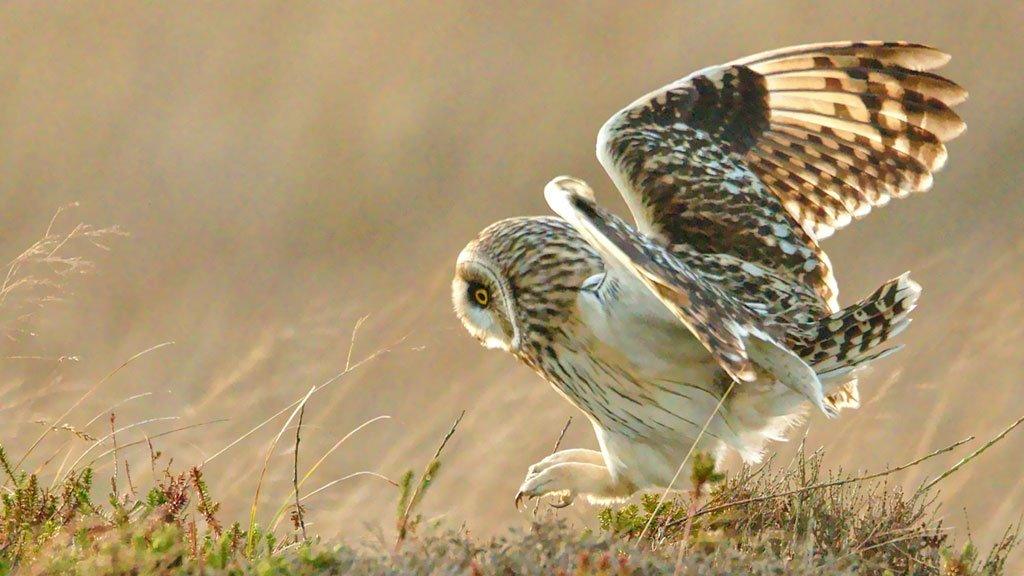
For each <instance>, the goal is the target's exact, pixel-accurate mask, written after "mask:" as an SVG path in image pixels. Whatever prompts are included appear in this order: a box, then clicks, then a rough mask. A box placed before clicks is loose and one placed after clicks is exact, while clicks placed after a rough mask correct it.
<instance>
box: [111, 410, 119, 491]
mask: <svg viewBox="0 0 1024 576" xmlns="http://www.w3.org/2000/svg"><path fill="white" fill-rule="evenodd" d="M115 418H116V416H114V413H113V412H111V413H110V441H111V443H113V445H114V475H113V476H111V477H110V488H111V489H112V490H113V491H114V498H118V495H117V430H115V429H114V419H115Z"/></svg>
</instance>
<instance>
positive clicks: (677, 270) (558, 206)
mask: <svg viewBox="0 0 1024 576" xmlns="http://www.w3.org/2000/svg"><path fill="white" fill-rule="evenodd" d="M544 196H545V198H546V199H547V202H548V204H549V205H550V206H551V207H552V209H553V210H554V211H555V212H556V213H557V214H558V215H559V216H561V217H562V218H564V219H565V220H567V221H568V222H569V223H570V224H572V225H573V227H574V228H576V230H578V231H579V232H580V234H581V235H582V236H583V238H584V239H585V240H586V241H587V243H589V244H590V245H591V246H592V247H594V249H596V250H597V251H598V253H600V254H601V256H602V257H603V259H604V261H605V270H606V272H605V274H608V275H611V276H613V277H614V278H615V279H616V281H615V282H613V284H615V285H631V284H635V283H636V282H637V281H639V282H640V283H642V284H643V285H644V286H645V287H646V288H647V289H649V290H650V291H651V292H652V293H654V295H655V296H656V297H657V298H658V300H660V301H661V303H662V304H664V305H665V306H666V307H667V308H668V309H669V310H670V311H671V312H672V314H673V315H674V316H675V317H676V318H678V319H679V320H680V321H681V322H682V323H683V325H685V326H686V328H687V329H689V331H690V332H691V333H693V335H694V336H696V338H697V339H698V340H699V341H700V342H701V343H702V344H703V345H704V347H705V348H707V350H708V351H709V352H710V353H711V355H712V356H713V357H714V358H715V360H716V361H717V362H718V364H719V366H721V367H722V369H724V370H725V371H726V373H728V374H729V376H731V377H732V378H733V379H735V380H738V381H752V380H755V379H757V377H758V375H757V373H756V372H755V369H754V364H757V366H759V367H760V368H762V369H764V370H765V371H767V372H769V373H770V374H772V375H773V376H774V377H775V378H776V379H777V380H779V381H780V382H782V383H783V384H785V385H787V386H789V387H790V388H792V389H793V390H795V391H796V392H798V393H799V394H801V395H803V396H804V397H806V398H807V399H808V400H810V401H811V402H813V403H814V404H815V405H816V406H818V407H819V408H820V409H821V410H822V411H823V412H825V413H826V414H827V415H829V416H832V415H834V414H835V411H834V409H833V408H832V407H831V406H830V405H828V404H826V402H825V399H824V395H823V391H822V386H821V382H820V381H819V380H818V377H817V375H816V374H815V373H814V370H813V369H811V368H810V367H809V366H808V365H807V364H806V363H805V362H804V361H803V360H802V359H801V358H800V357H799V356H797V355H796V354H795V353H793V352H792V351H790V350H789V349H788V348H787V347H786V346H784V345H783V344H781V343H780V342H781V341H782V336H784V335H783V334H773V332H775V331H776V330H773V329H772V328H771V326H770V324H769V323H768V322H766V319H765V318H764V317H763V315H762V314H759V313H758V312H757V311H755V310H754V309H753V308H751V307H748V306H746V305H745V304H744V303H743V302H741V301H739V300H737V298H736V297H735V296H734V295H733V294H730V293H726V292H725V291H723V290H722V289H720V288H719V287H718V286H716V285H715V283H714V282H711V281H709V280H708V279H707V278H705V277H704V276H703V275H702V274H701V273H700V271H699V270H696V269H694V268H692V267H690V266H688V265H686V264H685V263H684V262H683V261H682V260H680V259H679V258H677V257H675V256H674V255H673V254H672V253H671V252H670V251H669V250H668V249H667V248H666V247H665V246H663V245H661V244H660V243H658V242H656V241H654V240H652V239H651V238H650V237H648V236H647V235H645V234H642V233H640V232H638V231H637V230H636V229H635V228H634V227H632V226H630V225H629V224H627V223H626V222H624V221H623V220H622V219H620V218H618V217H617V216H615V215H614V214H612V213H610V212H608V211H607V210H604V209H603V208H601V207H600V206H598V205H597V204H596V203H595V202H594V199H593V192H592V191H591V190H590V188H589V187H588V186H587V185H586V184H585V183H584V182H582V181H581V180H577V179H575V178H571V177H567V176H562V177H559V178H555V179H554V180H552V181H551V182H550V183H549V184H548V185H547V186H546V187H545V189H544ZM639 289H640V290H643V288H639ZM608 304H609V305H610V306H614V305H615V304H614V302H609V303H608ZM627 313H628V311H627ZM638 321H640V322H642V320H638Z"/></svg>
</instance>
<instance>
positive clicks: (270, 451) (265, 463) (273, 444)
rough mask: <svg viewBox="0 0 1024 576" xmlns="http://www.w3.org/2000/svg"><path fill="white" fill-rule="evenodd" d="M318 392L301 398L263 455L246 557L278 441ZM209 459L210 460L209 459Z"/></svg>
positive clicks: (313, 389)
mask: <svg viewBox="0 0 1024 576" xmlns="http://www.w3.org/2000/svg"><path fill="white" fill-rule="evenodd" d="M313 392H316V386H313V387H311V388H310V389H309V392H306V394H305V396H303V397H302V399H301V400H299V402H298V405H297V406H296V407H295V410H293V411H292V413H291V415H290V416H288V419H287V420H285V422H284V426H281V430H280V431H278V433H277V435H276V436H274V439H273V441H271V442H270V446H269V447H267V452H266V454H265V455H264V457H263V467H262V468H261V469H260V475H259V479H258V480H257V481H256V492H255V493H254V494H253V496H252V506H250V507H249V528H248V530H247V533H246V538H245V555H246V557H252V554H253V551H254V549H255V547H256V530H255V528H256V512H257V509H258V508H259V504H260V492H261V490H262V488H263V479H264V478H265V477H266V474H267V468H269V467H270V457H271V456H273V455H274V450H275V449H276V448H277V443H278V442H280V441H281V436H283V435H284V431H285V430H286V429H287V428H288V425H289V424H291V423H292V420H294V419H295V417H296V416H297V415H298V414H299V410H302V408H303V407H304V406H305V405H306V402H307V401H308V400H309V397H310V396H312V395H313ZM207 461H208V460H207Z"/></svg>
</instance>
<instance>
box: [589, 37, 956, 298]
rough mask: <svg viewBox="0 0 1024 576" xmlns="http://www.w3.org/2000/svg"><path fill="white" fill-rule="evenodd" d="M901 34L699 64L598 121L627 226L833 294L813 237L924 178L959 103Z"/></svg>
mask: <svg viewBox="0 0 1024 576" xmlns="http://www.w3.org/2000/svg"><path fill="white" fill-rule="evenodd" d="M948 60H949V57H948V56H947V55H946V54H943V53H941V52H939V51H937V50H935V49H933V48H929V47H927V46H922V45H919V44H909V43H902V42H841V43H832V44H812V45H805V46H795V47H791V48H784V49H781V50H775V51H771V52H764V53H762V54H757V55H754V56H750V57H747V58H743V59H740V60H736V61H733V62H730V63H727V64H723V65H721V66H715V67H711V68H706V69H704V70H701V71H699V72H696V73H694V74H691V75H690V76H687V77H685V78H683V79H681V80H679V81H677V82H674V83H672V84H669V85H667V86H665V87H663V88H661V89H659V90H656V91H654V92H652V93H650V94H647V95H646V96H644V97H642V98H640V99H639V100H637V101H636V102H634V103H632V104H630V105H629V106H628V107H626V108H625V109H623V110H622V111H620V112H618V113H617V114H615V115H614V116H612V118H611V119H609V120H608V122H606V123H605V125H604V126H603V127H602V128H601V130H600V133H599V135H598V143H597V155H598V158H599V160H600V162H601V164H602V165H603V166H604V168H605V170H607V172H608V174H609V175H610V176H611V178H612V180H614V182H615V184H616V186H617V187H618V188H619V191H620V192H621V193H622V195H623V196H624V197H625V200H626V203H627V204H628V205H629V208H630V211H631V212H632V214H633V217H634V218H635V219H636V222H637V226H638V228H639V229H640V231H641V232H643V233H645V234H647V235H650V236H651V237H653V238H655V239H657V240H659V241H660V242H662V243H664V244H666V245H668V246H669V247H670V249H671V247H672V246H673V245H675V244H686V245H688V246H690V247H691V248H693V249H695V250H697V251H699V252H705V253H717V252H721V253H730V254H734V255H736V256H739V257H741V258H743V259H744V260H747V261H750V262H756V263H758V264H761V265H765V266H768V267H771V268H773V269H775V270H777V271H779V272H781V273H783V274H785V275H787V276H789V277H791V278H794V279H796V280H798V281H800V282H803V283H805V284H807V285H809V286H812V287H813V288H814V289H815V290H816V291H817V292H818V294H819V295H821V296H822V298H823V299H824V300H825V301H826V302H828V303H829V304H830V305H831V307H832V308H833V309H835V308H836V296H837V292H838V290H837V288H836V285H835V280H834V278H833V276H832V271H831V265H830V264H829V262H828V259H827V257H826V256H825V254H824V253H823V252H822V251H821V250H820V249H819V247H818V243H817V242H818V240H821V239H823V238H826V237H828V236H829V235H831V234H832V233H833V232H834V231H835V230H837V229H839V228H842V227H844V226H846V225H847V224H849V223H850V222H851V221H852V220H853V219H854V218H857V217H861V216H864V215H865V214H867V213H868V212H869V211H870V210H871V208H872V207H875V206H882V205H884V204H886V203H887V202H888V201H889V200H890V199H891V198H894V197H895V198H900V197H903V196H906V195H907V194H908V193H910V192H914V191H923V190H926V189H927V188H929V187H930V186H931V183H932V172H933V171H936V170H938V169H939V168H941V167H942V165H943V163H944V162H945V160H946V148H945V145H944V143H945V142H946V141H948V140H951V139H952V138H955V137H956V136H957V135H959V134H960V133H961V132H962V131H963V130H964V127H965V125H964V123H963V121H962V120H961V119H960V118H959V116H957V114H956V113H955V112H953V111H952V108H951V107H952V106H954V105H956V104H958V103H960V102H962V101H963V100H964V99H966V97H967V93H966V91H964V90H963V89H962V88H961V87H959V86H957V85H956V84H954V83H953V82H951V81H949V80H947V79H945V78H942V77H940V76H937V75H935V74H932V73H929V72H927V71H926V70H929V69H933V68H937V67H939V66H941V65H943V64H945V63H946V62H947V61H948Z"/></svg>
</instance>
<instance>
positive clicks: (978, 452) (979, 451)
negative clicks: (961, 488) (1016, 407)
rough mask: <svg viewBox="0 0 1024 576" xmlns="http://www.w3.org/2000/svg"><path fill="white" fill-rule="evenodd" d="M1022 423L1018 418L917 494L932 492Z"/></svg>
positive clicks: (921, 488) (922, 487) (1022, 420)
mask: <svg viewBox="0 0 1024 576" xmlns="http://www.w3.org/2000/svg"><path fill="white" fill-rule="evenodd" d="M1022 422H1024V416H1022V417H1020V418H1018V419H1017V421H1016V422H1014V423H1013V424H1010V425H1009V426H1008V427H1007V428H1006V429H1005V430H1003V431H1002V432H1000V433H999V434H998V435H997V436H996V437H995V438H993V439H991V440H989V441H988V442H986V443H985V445H984V446H982V447H980V448H978V449H977V450H975V451H974V452H971V453H970V454H968V455H967V456H965V457H964V458H962V459H961V460H960V461H959V462H957V463H956V464H954V465H953V467H952V468H950V469H949V470H946V471H945V472H943V473H942V474H940V475H939V477H938V478H936V479H935V480H932V481H931V482H929V483H927V484H925V485H923V486H921V487H920V488H918V490H917V492H918V493H919V494H920V493H921V492H927V491H928V490H931V489H932V488H933V487H934V486H935V485H936V484H938V483H939V482H942V481H943V480H945V479H946V478H948V477H949V476H950V475H951V474H953V473H954V472H956V471H957V470H959V469H961V468H963V467H964V465H966V464H967V463H968V462H970V461H971V460H974V459H975V458H977V457H978V456H981V454H982V453H983V452H984V451H986V450H988V449H989V448H991V447H992V445H993V444H995V443H996V442H999V441H1000V440H1002V439H1003V438H1005V437H1006V435H1007V434H1009V433H1010V431H1012V430H1013V429H1014V428H1016V427H1017V426H1020V424H1021V423H1022Z"/></svg>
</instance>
